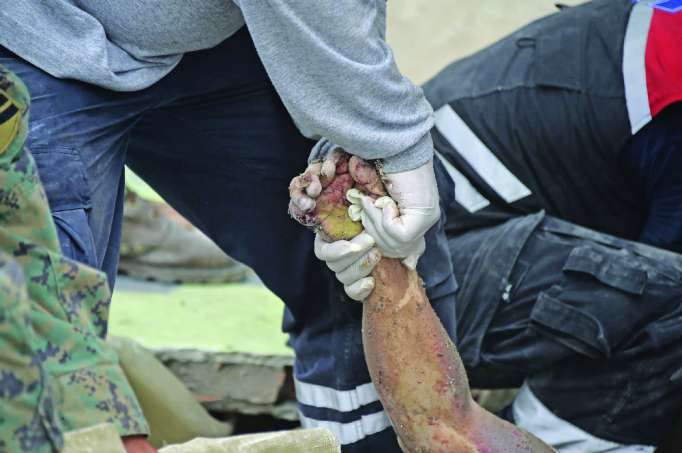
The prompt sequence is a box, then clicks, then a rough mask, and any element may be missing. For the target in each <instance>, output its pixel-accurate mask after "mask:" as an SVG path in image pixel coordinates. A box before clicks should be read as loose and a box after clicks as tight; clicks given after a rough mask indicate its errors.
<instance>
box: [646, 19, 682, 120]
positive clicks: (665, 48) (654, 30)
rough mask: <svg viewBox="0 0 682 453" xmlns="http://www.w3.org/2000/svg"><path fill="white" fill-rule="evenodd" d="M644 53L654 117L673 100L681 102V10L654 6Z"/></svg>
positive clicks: (650, 103) (650, 102)
mask: <svg viewBox="0 0 682 453" xmlns="http://www.w3.org/2000/svg"><path fill="white" fill-rule="evenodd" d="M645 55H646V56H645V62H646V85H647V90H648V92H649V107H650V109H651V116H652V117H653V116H656V114H657V113H659V112H660V111H661V110H663V109H664V108H665V107H667V106H668V105H670V104H672V103H673V102H678V101H682V11H678V12H676V13H668V12H665V11H661V10H658V9H654V14H653V17H652V18H651V27H650V29H649V38H648V40H647V46H646V54H645Z"/></svg>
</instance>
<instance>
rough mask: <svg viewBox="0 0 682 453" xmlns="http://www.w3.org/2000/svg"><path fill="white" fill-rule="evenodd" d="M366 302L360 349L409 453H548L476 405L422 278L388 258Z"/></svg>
mask: <svg viewBox="0 0 682 453" xmlns="http://www.w3.org/2000/svg"><path fill="white" fill-rule="evenodd" d="M373 276H374V278H375V279H376V287H375V290H374V292H373V293H372V294H371V295H370V297H369V299H368V300H367V301H365V304H364V311H363V344H364V348H365V357H366V360H367V365H368V367H369V370H370V374H371V376H372V380H373V382H374V385H375V386H376V388H377V391H378V393H379V396H380V398H381V401H382V403H383V404H384V407H385V409H386V411H387V412H388V414H389V416H390V418H391V421H392V422H393V425H394V427H395V429H396V431H397V433H398V435H399V437H400V439H401V443H402V444H403V446H404V448H405V450H406V451H408V452H453V451H457V452H460V451H461V452H551V451H552V449H551V448H549V447H547V446H545V445H544V444H543V443H542V442H540V441H539V440H537V439H535V438H534V437H533V436H531V435H530V434H528V433H526V432H525V431H523V430H521V429H520V428H517V427H516V426H514V425H512V424H510V423H507V422H505V421H503V420H501V419H499V418H497V417H495V416H494V415H493V414H491V413H489V412H487V411H485V410H484V409H482V408H481V407H480V406H478V404H476V402H474V400H473V399H472V397H471V392H470V391H469V382H468V380H467V377H466V371H465V369H464V366H463V365H462V361H461V360H460V358H459V354H458V353H457V350H456V349H455V347H454V345H453V343H452V342H451V341H450V338H449V336H448V334H447V332H446V331H445V329H444V328H443V326H442V325H441V323H440V320H439V319H438V317H437V316H436V314H435V312H434V311H433V309H432V308H431V304H430V303H429V301H428V299H427V298H426V294H425V293H424V290H423V288H422V285H421V281H420V279H419V276H418V275H417V273H416V272H414V271H408V270H407V269H406V268H405V267H404V266H402V265H401V263H400V262H399V261H398V260H391V259H386V258H384V259H383V260H382V261H381V263H380V264H379V265H378V266H377V268H376V269H375V271H374V273H373Z"/></svg>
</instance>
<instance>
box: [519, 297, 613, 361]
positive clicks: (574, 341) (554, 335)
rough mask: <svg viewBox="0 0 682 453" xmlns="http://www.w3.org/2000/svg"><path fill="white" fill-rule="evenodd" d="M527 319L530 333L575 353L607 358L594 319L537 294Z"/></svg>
mask: <svg viewBox="0 0 682 453" xmlns="http://www.w3.org/2000/svg"><path fill="white" fill-rule="evenodd" d="M530 318H531V328H532V329H534V330H536V331H538V333H540V334H541V335H544V336H545V337H547V338H550V339H552V340H554V341H556V342H558V343H561V344H563V345H564V346H566V347H568V348H570V349H572V350H574V351H577V352H578V353H581V354H584V355H586V356H589V357H595V358H599V357H608V356H609V355H611V347H610V346H609V343H608V341H607V339H606V336H605V335H604V329H603V328H602V325H601V324H600V323H599V321H598V320H597V319H596V318H594V317H593V316H591V315H590V314H588V313H585V312H582V311H580V310H578V309H576V308H573V307H571V306H569V305H567V304H565V303H563V302H561V301H560V300H558V299H555V298H554V297H552V296H550V295H548V294H547V293H540V296H539V297H538V300H537V302H536V303H535V307H533V312H532V313H531V316H530Z"/></svg>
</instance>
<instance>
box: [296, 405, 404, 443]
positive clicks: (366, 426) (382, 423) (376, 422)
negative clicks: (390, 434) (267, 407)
mask: <svg viewBox="0 0 682 453" xmlns="http://www.w3.org/2000/svg"><path fill="white" fill-rule="evenodd" d="M299 417H300V419H301V426H303V427H304V428H327V429H328V430H329V431H331V432H332V433H333V434H334V436H336V438H337V439H339V442H341V445H347V444H352V443H354V442H357V441H359V440H362V439H364V438H365V437H367V436H371V435H372V434H376V433H378V432H380V431H383V430H385V429H386V428H388V427H389V426H391V421H390V420H389V419H388V416H387V415H386V413H385V412H384V411H381V412H376V413H374V414H369V415H363V416H362V417H361V418H360V419H359V420H355V421H353V422H349V423H340V422H330V421H327V420H315V419H314V418H308V417H306V416H305V415H303V414H301V413H300V412H299Z"/></svg>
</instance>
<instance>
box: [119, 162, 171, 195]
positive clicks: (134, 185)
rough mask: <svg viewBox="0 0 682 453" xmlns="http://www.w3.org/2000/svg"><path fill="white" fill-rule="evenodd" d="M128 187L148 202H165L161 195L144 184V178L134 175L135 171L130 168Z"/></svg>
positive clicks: (127, 179)
mask: <svg viewBox="0 0 682 453" xmlns="http://www.w3.org/2000/svg"><path fill="white" fill-rule="evenodd" d="M126 187H128V188H129V189H130V190H132V191H133V192H135V193H136V194H137V195H139V196H140V197H142V198H144V199H146V200H149V201H156V202H159V203H163V202H164V201H163V198H161V195H159V194H157V193H156V192H154V189H152V188H151V187H150V186H149V185H148V184H147V183H146V182H144V181H143V180H142V178H140V177H139V176H137V175H136V174H135V173H133V171H132V170H131V169H130V168H128V167H126Z"/></svg>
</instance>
